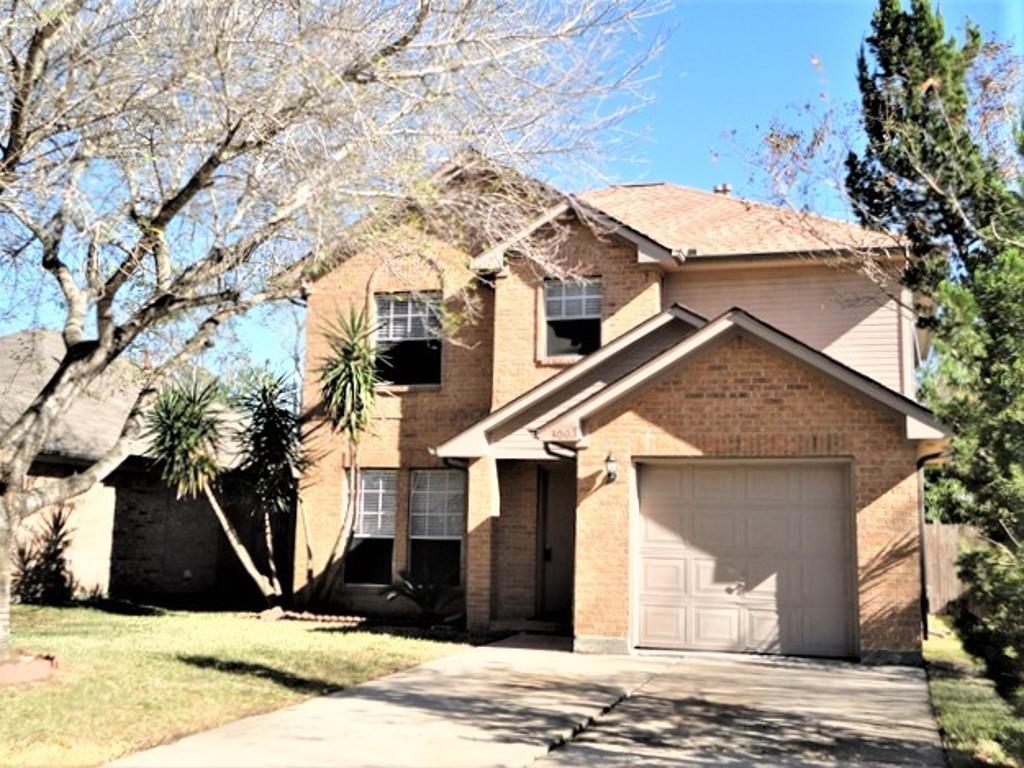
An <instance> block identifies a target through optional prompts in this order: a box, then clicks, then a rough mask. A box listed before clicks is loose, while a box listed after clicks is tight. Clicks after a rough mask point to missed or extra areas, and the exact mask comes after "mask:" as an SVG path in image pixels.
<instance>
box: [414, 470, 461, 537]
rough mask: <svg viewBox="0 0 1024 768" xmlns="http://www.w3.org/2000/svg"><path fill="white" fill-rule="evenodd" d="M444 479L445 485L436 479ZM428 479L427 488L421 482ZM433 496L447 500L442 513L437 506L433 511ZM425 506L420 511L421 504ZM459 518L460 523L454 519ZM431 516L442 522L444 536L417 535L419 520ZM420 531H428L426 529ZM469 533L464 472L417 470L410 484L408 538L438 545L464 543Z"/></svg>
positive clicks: (436, 534)
mask: <svg viewBox="0 0 1024 768" xmlns="http://www.w3.org/2000/svg"><path fill="white" fill-rule="evenodd" d="M442 477H443V478H444V482H443V484H441V483H437V481H436V480H435V478H437V479H440V478H442ZM421 478H426V485H424V484H423V483H422V482H421ZM431 496H441V497H442V498H443V499H444V503H443V507H444V509H443V511H439V510H438V509H437V507H438V506H439V505H438V502H437V501H435V502H434V505H433V506H434V509H431V506H432V505H431V501H430V497H431ZM420 503H422V504H423V505H424V507H423V511H417V506H418V504H420ZM456 515H458V522H455V521H454V520H453V518H454V517H455V516H456ZM431 516H433V517H440V518H442V519H443V522H442V526H441V529H442V532H441V533H417V527H418V526H417V520H418V519H423V520H428V519H429V518H430V517H431ZM421 530H429V526H424V528H423V529H421ZM465 532H466V473H465V472H464V471H462V470H461V469H414V470H412V472H411V473H410V480H409V538H410V539H433V540H439V541H454V540H459V541H461V540H462V539H463V538H464V537H465Z"/></svg>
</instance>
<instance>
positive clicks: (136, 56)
mask: <svg viewBox="0 0 1024 768" xmlns="http://www.w3.org/2000/svg"><path fill="white" fill-rule="evenodd" d="M657 3H658V0H626V1H625V2H620V1H618V0H574V1H573V2H567V3H551V2H547V1H546V0H522V1H521V2H514V3H509V2H504V1H503V0H405V1H404V2H403V1H402V0H364V1H363V2H359V3H329V2H307V1H306V0H139V1H138V2H132V3H123V2H118V1H117V0H20V1H16V0H8V1H7V2H0V46H2V49H3V61H4V64H3V65H2V66H0V100H2V105H0V241H2V246H3V254H4V255H3V256H2V257H0V258H2V259H3V261H2V263H0V279H4V280H5V281H6V282H5V283H4V290H5V291H6V290H7V289H8V288H12V287H14V286H16V287H17V291H18V292H17V294H15V295H14V296H13V300H14V302H18V301H21V300H25V301H30V300H33V299H34V298H35V295H34V294H33V293H32V292H31V290H30V289H29V287H30V286H39V285H40V281H39V280H38V279H36V276H37V275H44V276H46V279H47V280H48V281H49V284H50V286H53V287H56V289H57V290H56V291H55V292H54V294H53V295H54V296H55V302H56V305H57V307H58V308H59V310H60V313H61V315H62V316H63V325H62V331H63V337H64V342H65V345H66V354H65V356H64V359H63V360H62V361H61V363H60V365H59V367H58V369H57V371H56V373H55V374H54V375H53V377H52V378H51V379H50V380H49V382H48V383H47V384H46V386H45V387H44V388H43V390H42V391H41V392H40V393H39V395H38V397H37V398H36V399H35V400H34V402H33V403H32V404H31V406H30V407H29V408H28V409H27V410H26V411H25V413H24V414H22V416H21V417H20V418H18V419H17V420H15V421H14V422H13V423H11V424H7V425H3V426H2V427H0V428H2V430H3V431H2V436H0V493H2V495H0V651H2V650H3V649H4V648H6V645H7V637H8V592H9V589H8V587H9V577H8V574H9V571H10V568H9V559H8V557H7V553H8V552H9V541H10V538H11V536H10V534H11V530H12V528H13V526H14V525H15V524H16V523H17V522H18V521H19V520H20V519H23V518H24V517H25V516H26V515H28V514H31V513H32V512H34V511H36V510H38V509H40V508H42V507H45V506H47V505H51V504H55V503H58V502H60V501H62V500H64V499H67V498H70V497H72V496H74V495H76V494H78V493H81V492H83V491H84V490H86V489H87V488H89V487H90V486H91V485H93V484H94V483H95V482H97V481H98V480H99V479H100V478H102V477H103V476H105V475H106V474H107V473H109V472H110V471H111V470H112V469H113V468H115V467H116V466H117V465H118V464H119V463H120V462H121V461H122V460H123V458H124V457H125V455H126V454H127V452H128V451H129V449H130V447H131V444H132V441H133V440H134V439H135V438H136V436H137V435H138V433H139V431H140V426H141V424H142V417H143V414H144V411H145V409H146V406H147V403H148V402H149V401H150V400H151V399H152V397H153V394H154V392H155V390H156V388H157V386H158V384H159V382H160V380H161V379H163V378H164V377H165V376H167V375H168V373H169V372H170V371H171V370H172V369H173V368H174V366H176V365H178V364H179V363H181V362H183V361H184V360H186V359H187V358H189V357H190V356H191V355H193V354H194V353H196V352H197V351H198V350H200V349H202V348H203V347H204V345H206V344H208V343H209V342H210V340H211V338H213V337H214V336H215V334H216V333H217V330H218V328H219V327H220V326H221V325H223V324H224V323H226V322H227V321H229V320H230V319H231V318H233V317H235V316H237V315H239V314H241V313H244V312H246V311H247V310H249V309H251V308H253V307H256V306H259V305H261V304H265V303H267V302H274V301H285V300H293V301H301V300H302V298H303V296H304V292H305V286H306V285H307V284H308V282H309V281H310V280H311V279H312V278H313V277H315V276H316V275H318V274H321V273H322V272H324V271H325V270H328V269H330V268H331V267H332V266H333V265H335V264H337V263H338V262H339V261H340V260H343V259H344V258H345V256H346V255H347V254H349V253H351V252H352V251H353V250H354V249H355V248H357V247H360V246H361V245H365V243H366V242H368V241H370V240H372V238H373V237H374V236H375V235H376V234H379V232H378V231H376V230H375V228H374V227H372V226H366V225H365V223H364V224H363V225H361V226H357V227H356V226H353V225H354V224H355V222H357V221H359V220H361V219H362V220H363V221H364V222H365V221H366V217H365V214H366V213H367V212H368V211H370V210H374V209H377V210H379V209H380V208H381V206H388V209H389V210H391V211H393V212H394V211H401V212H408V211H416V212H417V215H418V217H419V220H420V221H422V222H424V223H425V224H426V225H427V226H431V225H432V224H433V221H432V217H434V216H435V214H436V215H437V224H438V226H448V225H450V223H451V222H453V221H456V220H462V221H465V220H467V217H468V219H471V220H473V221H474V223H475V225H476V231H475V234H474V235H473V239H474V241H476V242H478V243H481V244H487V243H493V242H498V241H500V240H502V239H503V238H504V237H507V236H509V235H510V234H512V233H514V232H516V231H518V230H519V229H520V228H521V227H522V226H523V222H525V221H528V220H530V218H531V217H535V216H536V215H537V212H538V209H540V208H543V207H544V206H546V205H548V203H549V202H550V201H549V200H547V199H546V196H545V195H544V194H538V193H537V190H536V188H528V186H524V185H521V184H519V182H516V181H513V182H511V186H509V184H505V183H500V184H499V183H486V184H483V185H481V186H479V187H478V188H477V189H476V190H474V191H473V193H472V194H462V195H461V196H460V194H459V192H458V190H459V188H460V185H459V184H453V183H451V182H452V181H453V176H455V175H459V174H461V175H463V176H465V175H466V174H467V173H470V174H472V173H474V172H475V171H474V169H476V171H478V172H479V173H483V174H490V175H489V176H485V178H488V179H491V180H493V179H494V178H497V175H496V174H494V173H493V166H490V165H488V163H490V162H493V163H497V164H499V165H500V166H502V167H505V166H507V167H514V168H518V169H520V170H521V171H531V170H535V169H536V168H537V167H538V166H539V165H540V164H545V165H550V164H551V163H552V162H554V160H555V159H557V158H559V157H563V158H564V157H566V156H572V157H582V158H585V157H586V156H587V155H588V153H591V152H593V151H594V150H595V149H597V147H598V144H599V143H600V142H601V140H602V139H601V137H602V136H607V131H605V129H608V128H610V127H611V126H612V125H614V123H615V122H616V121H617V119H619V118H620V117H621V116H622V114H624V112H625V111H628V110H630V109H632V108H634V107H635V106H637V105H638V104H639V101H638V99H639V98H640V97H641V95H642V94H641V92H640V88H641V87H642V85H643V81H642V78H641V76H640V75H641V69H642V66H643V64H644V63H645V61H646V58H647V56H648V55H649V54H650V53H651V51H652V47H648V48H647V49H646V50H645V51H644V52H642V53H640V54H638V55H636V56H632V55H630V54H629V51H628V48H627V46H626V40H627V38H628V37H629V36H637V35H638V34H639V33H638V31H637V22H638V21H639V20H641V19H642V18H644V17H645V16H647V15H649V14H651V13H654V12H656V11H658V10H660V8H659V7H658V5H657ZM641 47H642V46H641ZM468 148H472V149H473V150H475V151H474V152H472V153H466V152H465V151H464V150H466V149H468ZM460 152H461V153H462V154H461V155H460V157H461V163H459V164H458V165H457V166H456V165H447V166H445V165H442V161H444V160H445V159H447V158H451V157H453V156H456V155H457V154H458V153H460ZM483 158H489V160H487V161H485V160H484V159H483ZM485 166H486V167H488V168H492V170H488V171H485V170H484V167H485ZM438 169H440V170H438ZM432 170H433V171H434V173H433V174H431V173H430V171H432ZM438 212H440V213H438ZM537 257H538V258H543V255H541V254H538V255H537ZM5 295H7V294H6V293H5ZM42 295H45V292H44V293H43V294H42ZM167 329H173V330H174V332H175V337H176V338H177V339H179V340H180V341H179V343H176V344H173V345H162V344H159V345H158V344H153V343H152V341H153V339H154V338H156V337H157V336H156V335H157V334H158V333H159V332H166V331H167ZM147 344H150V345H151V346H152V350H151V354H150V355H148V362H149V366H148V368H147V381H146V385H145V386H144V387H143V391H142V393H141V394H140V396H139V398H138V400H137V402H136V403H135V404H134V407H133V408H132V410H131V412H130V414H129V416H128V418H127V420H126V421H125V423H124V427H123V430H122V432H121V436H120V439H119V440H118V441H117V442H116V444H115V445H114V447H113V448H112V449H111V451H110V452H109V454H108V455H106V456H105V457H104V458H102V459H101V460H99V461H97V462H95V463H94V464H92V465H91V466H88V467H85V468H83V469H82V470H81V471H78V472H76V473H74V474H72V475H70V476H68V477H64V478H59V479H54V480H49V481H45V482H37V483H33V484H30V483H29V482H28V473H29V468H30V467H31V465H32V462H33V460H34V459H35V457H36V456H37V454H38V453H39V451H40V448H41V446H42V445H43V442H44V440H45V439H46V437H47V435H48V434H49V433H50V432H51V430H52V429H53V426H54V424H55V422H56V421H57V420H58V419H59V418H60V417H61V416H62V414H65V413H66V412H67V410H68V407H69V406H70V404H71V403H73V402H74V401H75V400H76V398H78V397H80V396H81V395H82V393H83V391H84V390H85V389H86V388H87V387H89V385H90V384H91V383H93V382H94V381H96V379H97V377H98V376H99V375H100V373H101V372H102V371H103V370H104V369H105V368H106V367H107V366H108V365H110V364H111V362H113V361H114V360H116V359H117V358H118V357H120V356H121V355H125V354H132V353H133V351H134V350H137V349H139V348H140V347H142V346H144V345H147Z"/></svg>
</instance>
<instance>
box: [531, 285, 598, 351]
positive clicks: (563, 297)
mask: <svg viewBox="0 0 1024 768" xmlns="http://www.w3.org/2000/svg"><path fill="white" fill-rule="evenodd" d="M544 319H545V325H546V326H547V327H546V331H547V339H546V341H545V353H546V354H547V356H548V357H560V356H565V355H587V354H590V353H591V352H593V351H594V350H596V349H597V348H598V347H600V346H601V280H600V278H588V279H586V280H565V281H563V280H545V281H544Z"/></svg>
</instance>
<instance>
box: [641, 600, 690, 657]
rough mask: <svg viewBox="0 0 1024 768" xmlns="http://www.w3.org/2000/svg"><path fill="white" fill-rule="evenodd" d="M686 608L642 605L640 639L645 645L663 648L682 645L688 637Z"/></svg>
mask: <svg viewBox="0 0 1024 768" xmlns="http://www.w3.org/2000/svg"><path fill="white" fill-rule="evenodd" d="M684 610H685V609H681V608H679V607H678V606H674V605H650V604H647V603H644V604H642V605H641V606H640V641H641V643H643V644H644V645H649V646H652V647H663V648H679V647H682V646H683V645H684V644H685V642H686V638H685V636H684V634H683V632H684V628H685V626H686V622H685V616H684Z"/></svg>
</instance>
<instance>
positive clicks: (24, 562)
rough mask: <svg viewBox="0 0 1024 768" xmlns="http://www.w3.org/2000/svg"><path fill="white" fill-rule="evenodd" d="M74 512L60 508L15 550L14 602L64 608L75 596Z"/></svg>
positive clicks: (45, 519)
mask: <svg viewBox="0 0 1024 768" xmlns="http://www.w3.org/2000/svg"><path fill="white" fill-rule="evenodd" d="M70 517H71V510H70V509H69V508H68V507H63V506H62V507H59V508H58V509H57V510H55V511H54V512H52V513H50V514H49V515H47V516H46V517H45V518H44V521H43V527H42V528H41V529H40V530H39V531H37V532H36V534H35V535H34V536H33V537H32V539H31V540H30V541H28V542H27V543H19V544H18V545H17V546H16V547H15V550H14V581H13V583H12V585H11V587H12V592H13V594H14V599H15V600H17V601H18V602H20V603H26V604H33V605H64V604H66V603H69V602H71V599H72V598H73V597H74V595H75V589H76V587H77V585H76V584H75V579H74V576H72V574H71V569H70V568H69V567H68V560H67V551H68V548H69V547H70V546H71V533H72V531H71V527H70V525H69V520H70Z"/></svg>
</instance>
